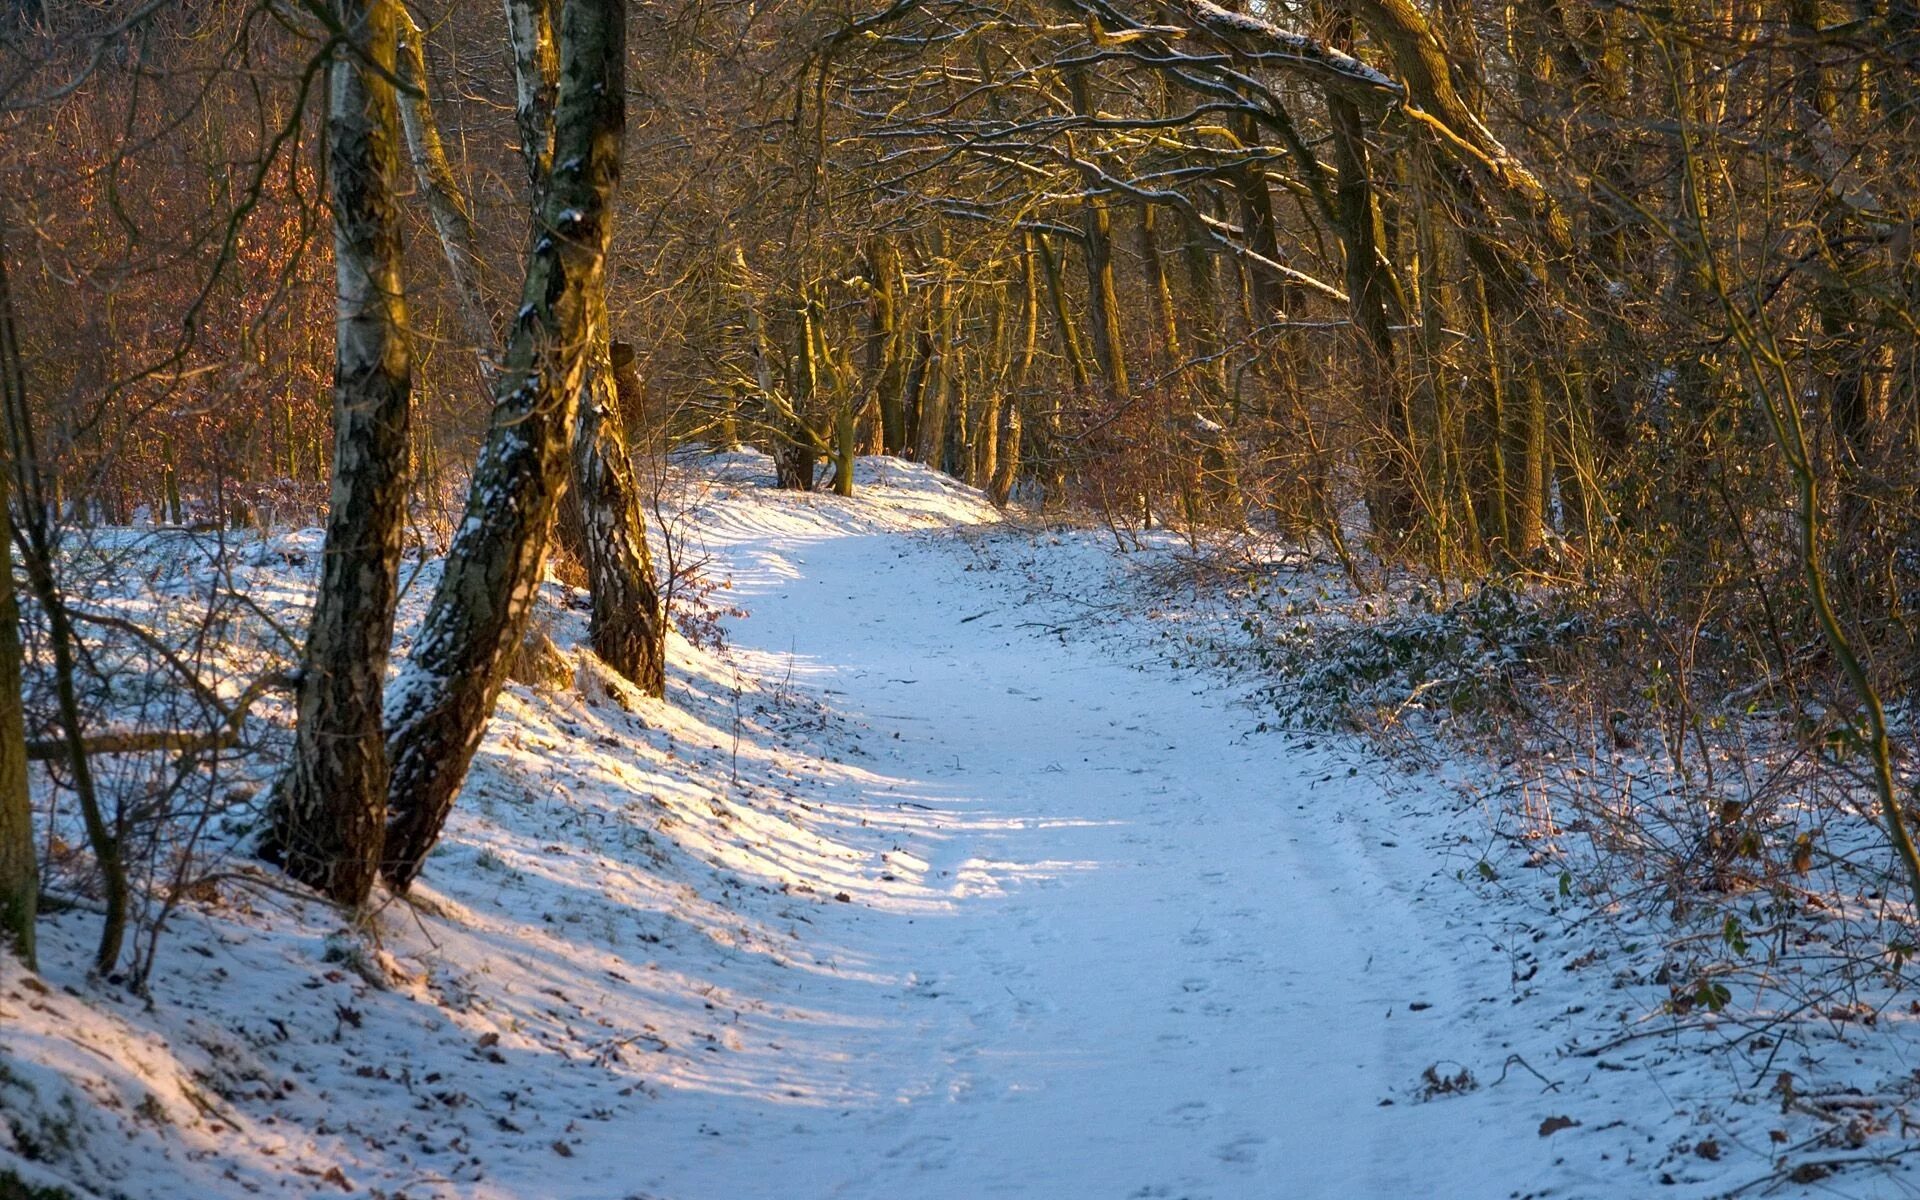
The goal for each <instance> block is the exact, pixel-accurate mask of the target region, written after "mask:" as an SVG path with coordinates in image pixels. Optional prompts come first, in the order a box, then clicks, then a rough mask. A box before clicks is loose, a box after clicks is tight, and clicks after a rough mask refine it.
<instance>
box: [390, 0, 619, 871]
mask: <svg viewBox="0 0 1920 1200" xmlns="http://www.w3.org/2000/svg"><path fill="white" fill-rule="evenodd" d="M625 41H626V5H625V3H624V0H572V2H571V3H569V4H568V5H567V7H566V13H565V17H564V20H563V25H562V30H561V38H560V42H561V46H560V54H561V70H560V87H559V97H558V101H557V103H556V110H555V118H554V137H553V154H552V158H553V161H554V163H555V164H556V166H555V169H554V170H553V171H552V172H551V173H550V174H549V175H548V177H547V184H546V186H545V188H544V189H542V192H541V195H540V202H539V204H538V206H537V212H538V214H539V223H538V225H539V230H540V232H539V233H538V235H537V236H536V237H535V239H534V242H533V245H532V247H531V248H530V250H529V252H528V259H527V275H526V283H525V285H524V287H523V288H522V291H521V303H520V308H519V310H518V311H517V312H516V313H515V315H514V319H513V322H512V329H511V334H510V340H509V343H508V346H507V353H506V356H505V360H504V362H503V364H502V371H501V375H500V379H499V381H498V383H497V384H496V386H495V405H494V416H493V422H492V426H491V428H490V429H489V430H488V432H487V436H486V439H485V441H484V443H483V445H482V447H481V451H480V458H479V462H478V463H477V464H476V466H475V467H474V472H473V484H472V487H471V489H470V490H469V492H468V496H467V507H466V513H465V516H464V519H463V520H462V521H461V524H460V528H459V530H458V531H457V532H456V533H455V535H454V539H453V545H452V547H451V549H450V550H449V551H448V553H447V559H446V566H445V570H444V573H443V574H442V576H441V580H440V585H439V587H438V588H437V589H436V590H435V592H434V596H433V600H432V603H431V605H430V606H429V608H428V610H427V616H426V620H425V621H424V622H423V623H422V626H421V630H420V636H419V638H418V640H417V641H416V643H415V647H414V652H413V657H412V659H411V661H409V662H408V664H407V666H406V669H405V670H404V671H403V672H402V673H401V676H400V678H399V679H398V680H397V681H396V682H395V684H394V686H393V688H392V689H391V690H390V691H389V694H388V697H387V705H386V715H387V725H388V730H389V733H388V741H387V749H388V755H389V758H390V759H391V763H392V778H391V782H390V785H389V789H388V803H389V806H390V808H391V809H392V820H391V822H390V823H389V825H388V837H387V841H388V846H387V863H386V874H387V878H388V880H389V881H390V882H391V883H392V884H393V886H394V887H396V888H399V889H402V890H404V889H405V888H406V887H407V886H408V885H409V884H411V883H412V881H413V879H414V878H415V877H416V876H417V875H418V874H419V872H420V868H421V865H422V863H423V861H424V860H425V857H426V854H427V851H428V850H430V849H431V848H432V846H433V844H434V842H435V841H436V840H438V838H439V836H440V830H441V828H442V826H443V825H444V824H445V822H446V818H447V813H448V811H449V810H450V809H451V808H452V806H453V801H454V797H455V795H456V794H457V793H458V791H459V789H460V784H461V782H462V781H463V780H464V779H465V778H466V773H467V768H468V767H469V765H471V763H472V761H473V755H474V752H475V751H476V750H477V749H478V748H479V745H480V738H481V735H482V734H483V733H484V732H485V728H486V721H487V717H488V715H489V714H490V713H491V712H492V710H493V704H494V701H495V699H496V698H497V697H498V695H499V691H500V686H501V683H502V682H503V680H504V678H505V673H506V664H507V659H508V656H509V654H510V653H511V652H512V650H513V649H514V647H515V646H517V645H518V644H519V641H520V638H521V636H522V635H523V634H524V632H525V629H526V624H527V618H528V616H529V614H530V613H531V612H532V609H533V600H534V596H535V593H536V591H537V589H538V585H539V574H540V566H541V560H542V557H543V555H544V552H545V549H546V539H547V530H548V526H549V525H550V524H551V522H552V518H553V510H554V505H555V501H556V500H557V499H558V496H559V494H560V491H561V490H562V488H563V487H564V484H565V475H566V470H567V467H568V463H569V460H570V458H571V455H570V454H569V453H568V451H569V444H570V436H569V435H570V434H571V432H572V428H573V421H574V416H575V412H576V408H577V402H578V398H579V395H580V389H581V384H582V383H583V381H584V378H585V374H586V371H587V369H588V366H589V362H590V357H591V350H592V347H593V345H594V343H595V339H596V336H597V331H596V330H595V328H594V326H595V323H596V320H597V318H598V316H599V314H600V312H601V310H600V308H599V306H598V300H599V297H600V296H601V294H602V292H601V289H602V288H603V286H604V282H605V270H606V257H607V244H608V238H609V234H610V233H611V231H612V224H613V212H612V198H613V192H614V187H615V185H616V183H617V182H618V179H619V173H620V143H621V137H622V134H623V132H624V129H625V124H626V122H625V117H626V96H625V87H626V46H625Z"/></svg>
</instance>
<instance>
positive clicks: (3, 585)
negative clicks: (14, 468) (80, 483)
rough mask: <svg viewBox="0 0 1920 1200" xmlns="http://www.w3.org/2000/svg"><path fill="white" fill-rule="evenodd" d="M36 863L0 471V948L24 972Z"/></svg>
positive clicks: (29, 952) (9, 533)
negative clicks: (17, 961) (16, 960)
mask: <svg viewBox="0 0 1920 1200" xmlns="http://www.w3.org/2000/svg"><path fill="white" fill-rule="evenodd" d="M39 896H40V863H39V858H38V857H37V856H36V855H35V854H34V851H33V805H32V802H31V800H30V799H29V797H28V795H27V725H26V715H25V708H24V706H23V705H22V703H21V695H20V606H19V604H18V603H17V602H16V601H15V600H14V597H13V522H12V520H10V519H9V514H8V509H7V478H6V475H5V474H4V473H0V950H11V951H13V953H14V954H15V955H17V956H18V957H19V959H20V961H21V962H23V963H25V964H26V965H27V969H28V970H29V971H31V970H34V969H35V968H36V966H37V965H38V964H36V963H35V961H34V956H33V917H34V910H35V907H36V905H37V904H38V902H39Z"/></svg>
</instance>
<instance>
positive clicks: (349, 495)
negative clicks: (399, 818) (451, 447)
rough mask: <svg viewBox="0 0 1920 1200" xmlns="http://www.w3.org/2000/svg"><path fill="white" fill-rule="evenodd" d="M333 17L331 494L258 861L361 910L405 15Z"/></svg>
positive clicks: (381, 4)
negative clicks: (398, 75)
mask: <svg viewBox="0 0 1920 1200" xmlns="http://www.w3.org/2000/svg"><path fill="white" fill-rule="evenodd" d="M339 13H340V18H341V22H342V24H343V25H344V26H345V27H346V28H347V29H349V30H351V31H353V35H354V37H355V39H356V41H358V42H359V43H360V45H361V47H362V48H363V49H362V51H361V54H358V55H352V56H349V55H344V54H343V55H342V56H341V57H340V58H338V59H336V60H335V61H334V63H333V65H332V67H331V68H330V72H331V74H330V77H329V112H328V121H327V133H328V141H327V144H328V179H329V182H330V184H331V186H332V189H333V214H334V215H333V241H334V279H335V283H336V287H337V288H338V290H339V318H338V320H337V322H336V325H335V330H334V338H335V355H336V358H335V366H334V384H333V406H334V449H333V486H332V492H331V495H330V498H329V505H328V510H327V538H326V546H325V549H324V551H323V552H322V555H321V562H320V591H319V595H318V597H317V598H316V601H315V604H314V610H313V620H312V623H311V624H310V625H309V627H308V630H307V646H306V652H305V654H304V656H303V657H302V660H301V676H300V691H299V697H298V700H297V705H298V712H299V720H298V723H297V725H296V727H295V732H294V749H293V758H292V761H291V763H290V764H289V765H288V767H287V771H286V774H285V775H283V776H282V777H281V779H280V781H279V784H278V786H277V787H276V789H275V791H274V794H273V799H272V802H271V805H270V808H269V814H270V816H269V821H270V824H269V827H268V832H267V835H266V839H265V842H264V844H263V845H262V848H261V849H262V853H263V854H264V855H265V856H266V857H267V858H269V859H271V860H273V861H275V862H278V863H280V864H281V865H282V866H283V867H284V868H285V869H286V871H287V873H288V874H289V875H292V876H293V877H294V878H295V879H298V880H300V881H301V882H303V883H306V884H309V885H311V886H312V887H314V888H316V889H318V890H319V891H321V892H323V893H325V894H326V895H327V896H329V897H330V898H332V899H333V900H335V901H337V902H338V903H341V904H346V905H357V904H360V903H362V902H363V901H365V900H366V898H367V893H368V891H369V889H371V888H372V886H373V881H374V879H375V878H376V877H377V875H378V873H379V868H380V861H381V851H382V847H383V843H384V841H385V829H386V814H387V757H386V747H385V735H384V732H383V729H382V724H381V694H382V691H383V689H384V688H385V686H386V672H387V655H388V651H389V647H390V646H391V644H392V641H393V610H394V604H395V601H396V596H397V588H398V585H399V572H400V543H401V535H402V533H403V531H404V529H405V526H406V516H407V442H408V422H409V413H408V409H409V400H410V395H411V392H412V375H411V362H410V348H409V346H408V333H407V311H406V301H405V297H404V294H403V287H402V283H401V279H400V229H399V221H398V216H399V214H398V212H397V211H396V205H395V201H394V184H395V181H396V180H397V178H398V176H399V172H400V150H399V145H398V142H399V130H398V127H397V124H396V120H395V113H394V88H393V85H392V83H391V82H390V79H391V72H392V70H393V63H394V44H395V34H396V29H395V20H396V17H397V6H396V5H394V4H393V3H391V0H342V2H341V4H340V8H339ZM362 55H364V57H362ZM368 62H371V63H372V64H374V67H373V68H372V69H369V68H368V67H367V66H366V63H368Z"/></svg>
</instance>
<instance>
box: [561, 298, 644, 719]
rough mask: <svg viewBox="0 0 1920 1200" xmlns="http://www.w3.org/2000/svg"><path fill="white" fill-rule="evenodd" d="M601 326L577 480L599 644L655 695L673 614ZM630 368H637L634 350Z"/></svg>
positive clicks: (584, 398) (579, 439)
mask: <svg viewBox="0 0 1920 1200" xmlns="http://www.w3.org/2000/svg"><path fill="white" fill-rule="evenodd" d="M596 323H597V324H598V325H599V326H600V329H599V331H598V334H599V336H598V337H597V339H596V342H595V345H594V351H593V362H592V364H591V366H590V367H589V369H588V370H589V373H588V376H587V384H586V387H585V388H583V389H582V390H581V393H580V414H579V417H578V418H577V419H576V420H575V422H574V429H573V486H574V491H575V494H576V495H577V496H578V497H579V505H578V507H579V513H580V526H581V549H582V551H583V555H582V557H583V558H584V559H585V561H586V567H587V586H588V589H589V590H590V591H591V593H592V596H593V616H592V620H591V624H590V626H589V629H590V634H589V636H590V638H591V640H592V642H593V652H594V653H595V654H598V655H599V656H600V657H601V659H602V660H603V661H605V662H606V664H607V665H608V666H610V667H612V668H613V669H614V670H616V671H618V672H620V673H621V674H622V675H625V676H626V677H627V678H628V679H631V680H632V681H633V682H634V683H635V684H636V685H638V686H639V687H640V689H641V690H642V691H644V692H646V693H647V694H648V695H649V696H662V695H665V694H666V690H667V621H666V609H665V608H664V607H663V606H662V604H661V601H660V587H659V584H658V583H657V582H656V581H655V580H656V576H655V575H654V570H653V554H652V552H651V550H650V549H649V547H648V546H647V519H646V513H645V511H644V510H643V509H642V508H641V507H640V489H639V487H638V485H637V484H636V483H635V482H634V477H633V461H632V458H631V456H630V455H629V453H628V450H627V437H626V431H625V429H624V427H623V423H622V421H621V413H620V409H621V406H620V404H619V388H618V378H619V376H618V372H619V369H620V363H619V360H618V358H617V357H616V354H615V350H614V348H613V347H612V346H611V345H610V344H609V342H608V340H607V338H606V318H605V314H604V313H602V314H601V315H600V317H599V318H598V320H597V322H596ZM626 369H627V370H628V371H632V370H633V358H632V351H631V350H630V349H629V350H628V351H627V354H626Z"/></svg>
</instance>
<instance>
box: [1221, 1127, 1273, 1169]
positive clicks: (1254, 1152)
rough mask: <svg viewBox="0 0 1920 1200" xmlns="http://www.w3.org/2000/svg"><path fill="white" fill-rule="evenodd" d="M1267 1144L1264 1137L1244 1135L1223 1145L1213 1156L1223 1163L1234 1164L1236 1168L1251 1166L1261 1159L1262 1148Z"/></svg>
mask: <svg viewBox="0 0 1920 1200" xmlns="http://www.w3.org/2000/svg"><path fill="white" fill-rule="evenodd" d="M1266 1144H1267V1139H1265V1138H1263V1137H1258V1136H1255V1135H1254V1134H1251V1133H1243V1134H1241V1135H1240V1136H1239V1137H1237V1138H1234V1139H1233V1140H1232V1141H1230V1142H1224V1143H1222V1144H1221V1145H1220V1147H1219V1148H1218V1149H1216V1150H1215V1151H1214V1152H1213V1156H1214V1157H1215V1158H1217V1159H1219V1160H1220V1161H1221V1162H1223V1163H1233V1164H1235V1165H1236V1166H1251V1165H1252V1164H1253V1163H1254V1162H1256V1161H1257V1160H1258V1159H1259V1157H1260V1147H1262V1146H1264V1145H1266Z"/></svg>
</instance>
